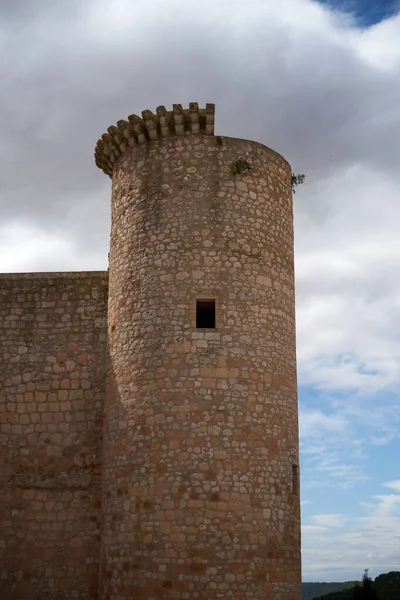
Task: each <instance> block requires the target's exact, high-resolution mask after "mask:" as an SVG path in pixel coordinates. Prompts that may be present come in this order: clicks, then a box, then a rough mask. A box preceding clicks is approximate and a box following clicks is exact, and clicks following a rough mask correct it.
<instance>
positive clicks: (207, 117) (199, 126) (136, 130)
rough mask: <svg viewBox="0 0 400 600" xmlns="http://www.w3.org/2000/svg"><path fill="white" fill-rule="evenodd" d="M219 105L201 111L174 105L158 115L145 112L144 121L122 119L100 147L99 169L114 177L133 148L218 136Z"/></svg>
mask: <svg viewBox="0 0 400 600" xmlns="http://www.w3.org/2000/svg"><path fill="white" fill-rule="evenodd" d="M214 115H215V104H206V107H205V108H199V105H198V103H197V102H190V104H189V108H185V109H184V108H182V105H181V104H174V105H173V109H172V110H167V109H166V108H165V106H159V107H158V108H157V110H156V114H154V113H153V112H152V111H151V110H144V111H142V118H140V117H138V116H137V115H130V116H129V117H128V121H125V120H123V119H121V120H120V121H118V122H117V126H115V125H111V126H110V127H109V128H108V129H107V133H103V135H102V136H101V138H100V139H99V140H98V142H97V144H96V150H95V155H94V156H95V162H96V165H97V166H98V167H99V168H100V169H102V171H104V173H106V174H107V175H109V176H110V177H111V176H112V173H113V169H114V164H115V162H116V161H117V160H118V158H119V157H120V156H121V155H122V154H123V153H124V152H125V151H126V150H127V149H128V148H130V147H133V146H136V145H140V144H145V143H147V142H150V141H152V140H157V139H162V138H168V137H173V136H181V135H187V134H192V135H196V134H205V135H213V134H214Z"/></svg>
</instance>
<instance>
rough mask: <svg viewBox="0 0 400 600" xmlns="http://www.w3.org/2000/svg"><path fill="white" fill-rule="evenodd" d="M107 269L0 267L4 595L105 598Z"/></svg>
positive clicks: (0, 569) (0, 577) (11, 598)
mask: <svg viewBox="0 0 400 600" xmlns="http://www.w3.org/2000/svg"><path fill="white" fill-rule="evenodd" d="M107 280H108V276H107V273H83V274H82V273H71V274H56V273H49V274H43V273H40V274H21V275H1V276H0V490H1V493H0V540H1V543H0V598H1V599H2V600H34V599H39V598H40V599H42V598H48V599H53V598H54V599H55V598H57V599H60V600H61V599H62V600H64V599H67V598H68V599H70V598H79V599H80V600H81V599H82V600H89V599H94V598H98V564H99V533H100V501H101V494H100V482H101V456H100V449H101V441H102V406H103V396H104V389H105V385H104V384H105V363H106V346H107V342H106V339H107V333H106V326H105V325H106V319H105V316H106V310H107V284H108V281H107Z"/></svg>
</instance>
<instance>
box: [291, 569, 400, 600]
mask: <svg viewBox="0 0 400 600" xmlns="http://www.w3.org/2000/svg"><path fill="white" fill-rule="evenodd" d="M304 585H323V584H304V583H303V586H304ZM328 585H329V584H328ZM338 585H340V584H338ZM353 586H354V584H351V586H350V588H353ZM374 588H375V589H376V591H377V592H378V596H379V600H400V571H391V572H390V573H383V574H382V575H378V577H375V580H374ZM303 594H304V593H303ZM305 598H307V599H308V598H310V599H311V598H314V600H353V589H348V588H347V589H343V588H342V591H331V592H328V593H326V592H325V591H322V593H321V592H320V595H319V596H314V597H313V596H304V595H303V600H305Z"/></svg>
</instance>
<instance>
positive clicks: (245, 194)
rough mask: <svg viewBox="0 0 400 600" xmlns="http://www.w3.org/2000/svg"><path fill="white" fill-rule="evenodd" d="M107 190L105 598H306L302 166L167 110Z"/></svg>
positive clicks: (129, 144) (116, 134)
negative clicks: (299, 335)
mask: <svg viewBox="0 0 400 600" xmlns="http://www.w3.org/2000/svg"><path fill="white" fill-rule="evenodd" d="M142 117H143V118H139V117H138V116H136V115H132V116H130V117H129V120H128V121H118V124H117V127H114V126H111V127H109V129H108V133H106V134H104V135H103V136H102V138H101V139H100V140H99V141H98V143H97V147H96V154H95V157H96V164H97V165H98V166H99V167H100V168H101V169H102V170H103V171H104V172H105V173H106V174H108V175H109V176H110V177H111V179H112V228H111V247H110V257H109V259H110V262H109V303H108V336H109V351H110V362H109V368H108V391H107V398H106V402H105V409H104V451H103V461H104V462H103V491H102V494H103V499H102V541H101V557H100V593H101V594H102V596H101V597H102V598H104V599H107V600H122V599H126V598H130V599H135V600H149V599H157V598H177V599H178V598H179V599H183V598H186V599H188V600H189V599H195V598H199V599H202V600H203V599H209V600H213V599H217V598H221V599H222V598H224V599H227V598H232V599H235V600H245V599H246V600H261V599H262V600H266V599H271V600H278V599H279V600H300V598H301V586H300V581H301V560H300V500H299V481H298V480H299V474H298V462H299V459H298V425H297V420H298V409H297V386H296V352H295V304H294V256H293V214H292V189H291V169H290V166H289V164H288V163H287V162H286V161H285V160H284V159H283V158H282V157H281V156H280V155H279V154H277V153H276V152H274V151H273V150H271V149H269V148H267V147H265V146H263V145H262V144H259V143H256V142H250V141H247V140H241V139H233V138H227V137H219V136H214V105H212V104H207V105H206V108H205V109H199V107H198V105H197V103H192V104H190V107H189V109H187V110H186V109H185V110H183V109H182V107H181V105H179V104H177V105H174V106H173V110H172V111H167V110H166V109H165V108H164V107H159V108H158V109H157V111H156V114H153V113H152V112H151V111H149V110H145V111H143V113H142Z"/></svg>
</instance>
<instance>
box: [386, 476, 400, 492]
mask: <svg viewBox="0 0 400 600" xmlns="http://www.w3.org/2000/svg"><path fill="white" fill-rule="evenodd" d="M383 485H385V486H386V487H389V488H392V489H393V490H396V492H399V493H400V479H397V480H396V481H388V482H387V483H384V484H383Z"/></svg>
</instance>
